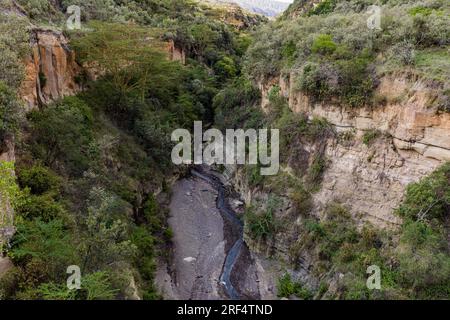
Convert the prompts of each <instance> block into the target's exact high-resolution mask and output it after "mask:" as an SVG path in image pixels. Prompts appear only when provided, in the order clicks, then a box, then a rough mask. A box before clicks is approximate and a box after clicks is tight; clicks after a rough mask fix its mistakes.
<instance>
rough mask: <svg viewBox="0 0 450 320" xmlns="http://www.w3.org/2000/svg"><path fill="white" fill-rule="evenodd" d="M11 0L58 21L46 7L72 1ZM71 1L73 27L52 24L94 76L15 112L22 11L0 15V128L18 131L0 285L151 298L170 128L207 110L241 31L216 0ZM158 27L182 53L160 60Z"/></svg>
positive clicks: (162, 226) (4, 180)
mask: <svg viewBox="0 0 450 320" xmlns="http://www.w3.org/2000/svg"><path fill="white" fill-rule="evenodd" d="M18 2H19V3H20V4H22V5H23V10H24V11H25V12H26V13H27V14H28V17H29V19H32V20H33V21H34V23H38V24H43V25H46V24H53V27H57V26H58V25H62V24H63V22H64V20H65V15H64V14H63V13H62V12H61V11H60V9H62V10H63V12H65V9H66V7H67V6H68V5H71V4H74V2H73V1H62V2H61V4H62V8H58V7H54V6H53V2H52V1H46V0H39V1H18ZM75 4H76V1H75ZM78 4H79V5H80V6H81V7H82V20H83V24H84V29H82V30H75V31H68V30H67V32H66V34H67V35H68V36H69V38H70V45H71V47H72V49H74V50H75V51H76V56H77V60H78V63H79V64H84V65H85V64H89V65H95V68H96V71H97V72H98V73H99V74H100V75H101V76H100V77H99V78H97V79H96V81H93V80H92V79H91V78H90V77H89V76H88V75H87V74H81V75H80V76H79V77H78V78H77V81H78V82H79V83H80V84H82V85H83V87H84V88H85V90H84V91H83V92H82V93H80V94H78V95H77V96H72V97H66V98H64V99H62V100H60V101H55V102H54V103H52V104H50V105H47V106H40V108H39V109H35V110H33V111H31V112H29V113H28V114H27V115H26V119H25V118H23V117H22V118H20V117H18V116H19V115H20V112H19V111H20V108H21V106H20V105H19V103H18V100H17V97H16V96H17V89H18V87H19V85H20V83H21V81H22V79H23V70H22V68H23V67H22V64H21V61H20V59H22V58H23V57H24V55H25V54H26V52H27V51H26V49H27V48H28V37H29V35H28V31H27V29H26V23H27V22H26V19H25V18H17V17H15V16H14V15H11V16H7V15H3V14H2V15H0V18H1V19H2V20H1V21H0V22H1V24H0V27H1V30H3V31H5V32H2V35H1V38H0V49H1V50H2V54H1V61H0V63H1V64H2V66H4V70H5V72H3V73H2V75H1V78H0V106H1V109H0V119H1V121H0V124H1V126H0V135H1V136H0V139H1V141H2V142H3V141H5V139H6V138H7V137H12V136H13V135H14V133H16V132H17V129H18V128H19V127H20V129H21V132H22V134H20V135H17V136H16V165H15V172H16V175H17V183H16V182H15V181H14V176H13V175H12V172H13V170H14V166H13V164H12V163H11V164H9V163H2V166H1V168H0V169H1V171H0V173H1V176H0V177H1V180H0V181H1V183H0V190H1V192H2V194H4V192H7V193H8V197H9V198H10V199H11V201H10V202H11V205H13V207H14V209H15V223H14V224H15V227H16V229H17V230H16V233H15V235H14V237H13V239H12V240H11V241H10V248H9V250H7V251H8V256H9V257H10V258H11V259H12V261H13V262H14V266H15V267H14V268H13V269H12V270H10V271H9V272H8V273H7V274H6V275H5V276H4V277H2V279H1V282H0V297H2V298H10V299H11V298H16V299H112V298H130V297H133V296H136V294H137V295H139V296H141V297H143V298H144V299H158V298H160V297H159V295H158V293H157V292H156V289H155V287H154V283H153V277H154V272H155V270H156V263H157V259H168V258H169V252H170V239H171V236H172V232H171V230H170V228H168V226H167V221H166V220H167V214H168V212H167V208H166V205H167V201H168V199H169V196H170V190H169V188H168V181H166V178H167V177H169V175H168V173H169V172H173V170H174V168H173V167H172V165H171V161H170V150H171V142H170V132H171V131H172V130H173V129H174V128H183V127H184V128H190V127H191V126H192V123H193V120H203V121H204V122H206V123H211V122H212V121H213V120H214V107H213V98H214V96H215V95H216V93H217V92H218V91H219V90H220V89H221V87H222V86H224V85H225V84H226V83H227V82H228V81H231V79H232V78H234V77H235V76H237V75H239V72H240V71H239V70H240V66H239V65H240V62H241V61H240V60H241V56H242V54H243V53H244V52H245V50H246V47H247V45H248V43H249V37H248V35H246V33H245V30H238V29H237V28H235V27H233V26H229V25H227V24H226V23H224V22H222V21H220V19H218V13H217V12H216V11H215V10H216V9H211V8H209V7H202V6H198V5H197V4H195V3H191V2H190V1H178V0H177V1H152V0H149V1H125V2H124V1H112V0H111V1H109V0H107V1H80V2H79V3H78ZM4 6H5V7H6V8H8V6H9V8H12V7H13V5H12V3H11V2H7V3H5V4H4ZM11 19H13V20H14V22H15V23H16V29H14V30H13V29H11V27H12V25H13V24H12V23H10V22H11V21H10V20H11ZM94 20H95V21H94ZM170 39H171V40H174V41H175V43H176V45H177V47H178V48H182V49H183V50H184V51H185V52H186V53H187V56H188V58H191V59H188V61H187V64H186V65H185V66H184V65H182V64H181V63H179V62H175V61H169V60H168V59H167V54H166V53H165V48H166V46H167V41H168V40H170ZM130 48H133V50H130ZM13 199H14V201H12V200H13ZM2 203H3V202H2ZM3 222H4V223H7V221H3ZM5 249H6V248H5ZM69 265H78V266H80V268H81V272H82V290H77V291H71V290H68V289H67V287H66V279H67V276H68V275H67V274H66V268H67V267H68V266H69ZM132 278H134V281H135V286H134V285H132V284H131V282H130V281H131V279H132Z"/></svg>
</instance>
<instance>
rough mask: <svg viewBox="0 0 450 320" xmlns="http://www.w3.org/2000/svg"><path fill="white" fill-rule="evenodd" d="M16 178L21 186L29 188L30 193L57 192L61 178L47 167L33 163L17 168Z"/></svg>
mask: <svg viewBox="0 0 450 320" xmlns="http://www.w3.org/2000/svg"><path fill="white" fill-rule="evenodd" d="M18 179H19V183H20V186H21V187H22V188H26V187H28V188H30V191H31V193H33V194H37V195H41V194H43V193H47V192H50V193H57V192H58V191H59V188H60V186H61V179H60V177H58V176H57V175H56V174H55V173H54V172H52V171H51V170H50V169H49V168H46V167H44V166H41V165H35V166H32V167H31V168H24V169H21V170H19V173H18Z"/></svg>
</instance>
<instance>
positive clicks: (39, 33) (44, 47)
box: [19, 28, 81, 110]
mask: <svg viewBox="0 0 450 320" xmlns="http://www.w3.org/2000/svg"><path fill="white" fill-rule="evenodd" d="M31 49H32V53H31V55H30V56H28V57H27V58H26V61H25V67H26V77H25V80H24V81H23V83H22V87H21V89H20V93H19V94H20V96H21V97H22V99H23V100H24V101H25V104H26V108H27V110H31V109H33V108H35V107H36V106H38V105H40V104H44V105H45V104H48V103H49V102H51V101H55V100H58V99H60V98H62V97H64V96H68V95H73V94H76V93H77V92H79V91H80V90H81V87H80V85H79V84H78V83H77V81H76V79H77V75H78V74H79V73H80V71H81V67H80V66H79V65H78V64H77V63H76V61H75V53H74V52H73V51H71V50H70V49H69V47H68V40H67V38H66V37H65V36H64V35H63V34H62V32H59V31H55V30H46V29H40V28H39V29H33V30H32V34H31Z"/></svg>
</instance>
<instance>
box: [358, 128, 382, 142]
mask: <svg viewBox="0 0 450 320" xmlns="http://www.w3.org/2000/svg"><path fill="white" fill-rule="evenodd" d="M380 135H381V132H380V131H378V130H369V131H366V132H364V134H363V137H362V142H363V143H364V144H365V145H366V146H370V145H371V144H372V143H373V142H374V141H375V140H376V139H377V138H378V137H379V136H380Z"/></svg>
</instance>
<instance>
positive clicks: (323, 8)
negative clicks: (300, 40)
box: [307, 0, 336, 16]
mask: <svg viewBox="0 0 450 320" xmlns="http://www.w3.org/2000/svg"><path fill="white" fill-rule="evenodd" d="M335 6H336V0H323V1H321V2H319V3H318V4H317V5H316V6H315V7H313V8H312V9H310V10H309V11H308V13H307V14H308V15H309V16H313V15H321V14H327V13H330V12H333V10H334V7H335Z"/></svg>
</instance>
